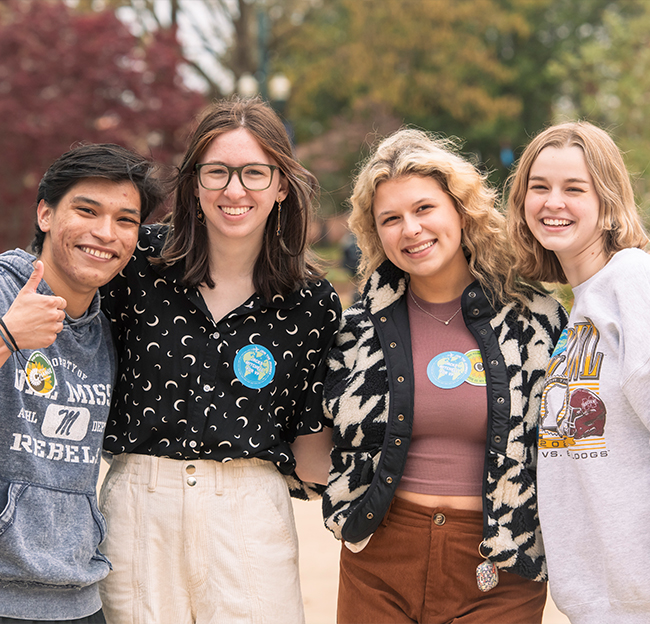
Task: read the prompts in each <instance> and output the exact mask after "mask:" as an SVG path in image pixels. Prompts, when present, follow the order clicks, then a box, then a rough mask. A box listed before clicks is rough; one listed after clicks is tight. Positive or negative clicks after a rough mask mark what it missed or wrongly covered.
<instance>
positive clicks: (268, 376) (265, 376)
mask: <svg viewBox="0 0 650 624" xmlns="http://www.w3.org/2000/svg"><path fill="white" fill-rule="evenodd" d="M233 368H234V371H235V375H236V377H237V379H239V381H241V382H242V383H243V384H244V385H245V386H246V387H247V388H263V387H264V386H268V385H269V384H270V383H271V382H272V381H273V375H275V360H274V359H273V355H272V354H271V352H270V351H269V350H268V349H267V348H266V347H263V346H262V345H258V344H251V345H247V346H245V347H244V348H243V349H240V350H239V353H237V355H236V356H235V362H234V366H233Z"/></svg>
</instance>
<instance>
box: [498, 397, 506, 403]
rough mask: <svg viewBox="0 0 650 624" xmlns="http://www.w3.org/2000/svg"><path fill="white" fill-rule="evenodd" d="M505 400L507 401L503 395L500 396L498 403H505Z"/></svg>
mask: <svg viewBox="0 0 650 624" xmlns="http://www.w3.org/2000/svg"><path fill="white" fill-rule="evenodd" d="M505 402H506V400H505V399H504V398H503V397H499V398H498V399H497V403H499V404H503V403H505Z"/></svg>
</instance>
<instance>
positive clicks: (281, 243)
mask: <svg viewBox="0 0 650 624" xmlns="http://www.w3.org/2000/svg"><path fill="white" fill-rule="evenodd" d="M316 188H317V183H316V180H315V178H314V177H313V176H312V175H311V174H310V173H309V172H308V171H306V170H305V169H304V168H303V167H302V166H301V165H299V164H298V163H297V162H296V160H295V159H294V157H293V155H292V149H291V143H290V141H289V137H288V136H287V133H286V131H285V128H284V126H283V124H282V122H281V120H280V119H279V118H278V116H277V115H276V114H275V113H274V112H273V110H272V109H271V108H270V107H269V106H268V105H266V104H264V103H262V101H261V100H259V99H252V100H242V99H238V98H234V99H230V100H221V101H219V102H217V103H215V104H214V105H212V106H211V107H210V108H209V109H208V110H207V111H206V112H205V114H204V115H203V116H202V118H201V119H200V121H199V124H198V127H197V128H196V130H195V132H194V133H193V135H192V137H191V139H190V142H189V146H188V149H187V152H186V154H185V156H184V158H183V161H182V164H181V165H180V169H179V173H178V178H177V182H176V191H175V201H174V205H173V210H172V213H171V215H170V217H169V218H168V219H167V220H166V221H165V223H163V224H157V225H151V226H145V227H143V228H142V230H141V233H140V240H139V243H138V249H137V251H136V254H135V258H134V261H133V262H132V263H130V264H129V266H128V267H127V269H126V270H125V271H124V272H123V273H122V274H121V275H120V276H119V277H118V278H116V279H115V280H114V281H113V282H112V283H111V284H110V285H109V287H108V288H107V289H106V291H105V299H104V307H105V311H106V313H107V315H108V316H109V318H110V319H111V320H112V322H113V328H114V332H115V337H116V342H117V347H118V352H119V379H118V382H117V385H116V392H115V399H114V401H113V406H112V410H111V416H110V418H109V423H108V426H107V430H106V437H105V442H104V447H105V449H106V450H107V451H108V452H109V453H110V454H112V456H113V459H112V463H111V467H110V470H109V472H108V475H107V478H106V480H105V482H104V485H103V488H102V492H101V496H100V505H101V509H102V511H103V512H104V514H105V515H106V519H107V522H108V527H109V535H108V539H107V542H106V552H107V554H108V556H109V558H111V561H112V564H113V571H112V572H111V573H110V574H109V575H108V577H107V579H106V580H105V581H104V582H103V583H102V587H101V593H102V600H103V603H104V611H105V614H106V618H107V621H108V622H109V623H110V624H152V623H154V622H155V623H156V624H165V623H168V624H193V623H197V624H203V623H208V622H229V623H233V624H235V623H237V622H261V623H274V622H278V623H282V624H286V623H287V622H291V623H292V624H293V623H300V622H303V621H304V614H303V606H302V597H301V591H300V581H299V575H298V544H297V535H296V529H295V523H294V518H293V510H292V506H291V502H290V498H289V494H290V489H291V490H292V492H291V493H292V494H293V495H296V496H299V497H302V498H307V497H309V496H310V494H309V489H308V488H307V487H305V486H303V484H302V483H301V482H300V481H299V480H298V479H297V478H296V475H297V476H298V477H300V478H301V479H303V480H304V481H307V482H317V481H321V482H323V483H324V482H325V480H326V475H327V470H328V467H329V449H330V448H331V429H329V428H325V427H324V426H323V416H322V410H321V400H322V381H323V379H324V375H325V368H326V367H325V357H326V355H327V352H328V350H329V348H330V345H331V343H332V341H333V337H334V335H335V333H336V331H337V329H338V325H339V320H340V303H339V300H338V297H337V295H336V293H335V292H334V290H333V288H332V286H331V285H330V284H329V283H328V282H327V281H326V280H325V279H323V278H322V276H321V273H320V271H319V270H318V269H317V267H316V266H315V265H314V264H313V263H312V262H311V261H310V260H309V259H308V254H307V249H306V244H307V232H308V227H309V214H310V211H311V208H312V205H311V204H312V201H313V198H314V194H315V191H316ZM314 458H317V459H318V461H314ZM319 462H320V463H319ZM311 495H312V496H316V494H315V493H313V492H312V494H311Z"/></svg>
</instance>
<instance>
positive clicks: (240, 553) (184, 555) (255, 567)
mask: <svg viewBox="0 0 650 624" xmlns="http://www.w3.org/2000/svg"><path fill="white" fill-rule="evenodd" d="M100 508H101V511H102V513H103V514H104V515H105V517H106V520H107V522H108V537H107V539H106V541H105V542H104V543H103V544H102V546H101V550H102V552H104V553H105V554H106V555H107V557H108V558H109V560H110V561H111V563H112V565H113V571H112V572H110V573H109V575H108V577H107V578H106V579H105V580H104V581H103V582H102V584H101V586H100V593H101V597H102V602H103V610H104V614H105V616H106V621H107V622H108V624H244V623H246V624H275V623H276V622H277V623H278V624H288V623H291V624H299V623H302V622H304V613H303V606H302V597H301V592H300V579H299V575H298V539H297V534H296V528H295V522H294V517H293V509H292V506H291V501H290V498H289V492H288V488H287V485H286V482H285V480H284V477H283V476H282V475H281V474H280V473H279V472H278V471H277V469H276V468H275V466H274V465H273V464H271V463H270V462H267V461H263V460H258V459H237V460H234V461H230V462H226V463H224V464H222V463H219V462H215V461H211V460H198V461H181V460H175V459H166V458H159V457H151V456H148V455H135V454H129V453H126V454H124V455H117V456H116V457H115V458H114V459H113V461H112V464H111V467H110V469H109V471H108V475H107V477H106V480H105V481H104V484H103V487H102V490H101V495H100Z"/></svg>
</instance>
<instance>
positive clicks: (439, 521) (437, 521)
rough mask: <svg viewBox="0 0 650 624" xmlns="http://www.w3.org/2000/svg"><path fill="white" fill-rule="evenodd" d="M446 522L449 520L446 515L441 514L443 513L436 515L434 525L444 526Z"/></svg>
mask: <svg viewBox="0 0 650 624" xmlns="http://www.w3.org/2000/svg"><path fill="white" fill-rule="evenodd" d="M445 522H447V518H445V514H441V513H437V514H434V516H433V524H435V525H437V526H442V525H443V524H444V523H445Z"/></svg>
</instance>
